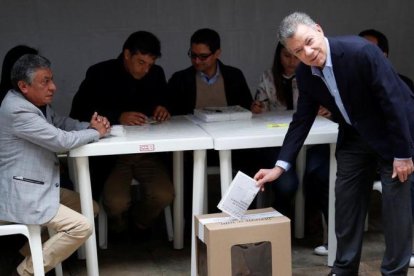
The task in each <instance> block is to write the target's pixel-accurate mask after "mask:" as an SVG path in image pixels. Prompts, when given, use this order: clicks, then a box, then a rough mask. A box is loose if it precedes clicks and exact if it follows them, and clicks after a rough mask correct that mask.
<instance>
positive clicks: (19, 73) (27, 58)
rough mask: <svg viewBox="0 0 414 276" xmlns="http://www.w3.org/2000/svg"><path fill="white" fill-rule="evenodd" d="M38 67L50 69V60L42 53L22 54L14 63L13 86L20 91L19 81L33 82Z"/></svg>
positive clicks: (12, 72)
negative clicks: (41, 54)
mask: <svg viewBox="0 0 414 276" xmlns="http://www.w3.org/2000/svg"><path fill="white" fill-rule="evenodd" d="M38 69H50V61H49V60H48V59H47V58H45V57H42V56H40V55H33V54H25V55H23V56H21V57H20V58H19V59H18V60H17V61H16V62H15V63H14V65H13V67H12V70H11V77H10V78H11V82H12V84H13V88H14V89H16V90H18V91H20V89H19V86H18V82H19V81H24V82H26V83H28V84H31V83H32V82H33V79H34V73H35V72H36V70H38Z"/></svg>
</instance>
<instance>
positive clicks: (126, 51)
mask: <svg viewBox="0 0 414 276" xmlns="http://www.w3.org/2000/svg"><path fill="white" fill-rule="evenodd" d="M122 54H123V56H124V59H125V60H130V59H131V51H130V50H128V49H125V50H124V52H123V53H122Z"/></svg>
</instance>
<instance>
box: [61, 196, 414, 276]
mask: <svg viewBox="0 0 414 276" xmlns="http://www.w3.org/2000/svg"><path fill="white" fill-rule="evenodd" d="M210 192H211V190H210ZM213 198H214V196H213ZM216 200H217V198H215V199H213V200H212V201H213V202H216ZM380 200H381V198H380V194H378V193H377V192H373V195H372V202H371V207H370V215H369V228H368V231H367V232H366V235H365V238H364V244H363V253H362V258H361V265H360V273H359V275H361V276H374V275H381V274H380V265H381V259H382V254H383V252H384V238H383V235H382V232H381V214H380V211H379V210H380ZM211 205H212V206H211ZM212 207H214V205H213V204H210V206H209V209H210V210H211V209H212ZM157 225H158V226H157V228H156V229H155V230H154V232H153V235H152V238H151V239H149V240H147V241H145V242H142V241H141V242H134V241H131V239H130V238H125V239H124V240H115V241H114V240H112V241H111V240H109V246H108V249H107V250H99V268H100V275H102V276H113V275H122V276H130V275H131V276H132V275H151V276H152V275H154V276H155V275H160V276H161V275H162V276H169V275H171V276H175V275H177V276H181V275H190V239H189V237H188V235H187V238H186V240H185V248H184V249H183V250H174V249H172V244H171V243H170V242H168V241H167V238H166V232H165V229H162V228H164V223H163V219H162V218H161V219H160V222H159V223H158V224H157ZM319 225H320V221H319V220H318V219H317V218H316V219H315V217H314V218H313V219H312V218H309V219H307V223H306V235H305V238H304V239H294V238H292V271H293V275H294V276H320V275H327V274H328V273H329V272H330V268H329V267H327V265H326V264H327V257H321V256H317V255H314V254H313V248H314V247H316V246H318V245H320V244H321V241H322V240H323V231H322V227H319ZM65 269H66V272H69V274H67V275H80V276H83V275H86V273H85V264H84V262H82V261H78V260H77V259H76V258H72V259H71V260H69V262H68V264H67V265H66V264H65ZM408 275H413V276H414V268H413V269H410V271H409V273H408Z"/></svg>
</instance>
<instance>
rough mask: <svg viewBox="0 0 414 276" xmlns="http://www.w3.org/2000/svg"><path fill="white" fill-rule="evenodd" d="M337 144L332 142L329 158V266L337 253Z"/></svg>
mask: <svg viewBox="0 0 414 276" xmlns="http://www.w3.org/2000/svg"><path fill="white" fill-rule="evenodd" d="M335 149H336V144H330V160H329V209H328V210H329V222H328V266H333V264H334V261H335V255H336V236H335V180H336V158H335Z"/></svg>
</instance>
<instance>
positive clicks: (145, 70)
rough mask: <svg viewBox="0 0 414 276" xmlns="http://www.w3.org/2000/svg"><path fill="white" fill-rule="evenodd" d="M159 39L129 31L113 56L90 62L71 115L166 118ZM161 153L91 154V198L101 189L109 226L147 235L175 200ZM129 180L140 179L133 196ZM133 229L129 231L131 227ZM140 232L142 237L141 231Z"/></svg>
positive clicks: (131, 121) (125, 120)
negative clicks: (118, 52)
mask: <svg viewBox="0 0 414 276" xmlns="http://www.w3.org/2000/svg"><path fill="white" fill-rule="evenodd" d="M160 56H161V43H160V41H159V40H158V38H157V37H156V36H155V35H154V34H152V33H150V32H147V31H137V32H134V33H132V34H130V35H129V37H128V38H127V39H126V41H125V42H124V45H123V47H122V53H121V54H120V55H119V56H118V58H116V59H111V60H107V61H103V62H100V63H98V64H95V65H92V66H91V67H90V68H89V69H88V70H87V72H86V76H85V79H84V80H83V81H82V83H81V85H80V87H79V90H78V92H77V93H76V95H75V97H74V98H73V102H72V110H71V112H70V115H71V117H73V118H75V119H78V120H83V119H84V118H88V117H90V114H93V112H95V111H97V112H99V114H103V115H105V116H106V117H107V118H108V120H109V121H110V122H111V124H112V125H116V124H120V125H127V126H140V125H145V124H147V123H149V122H150V121H152V120H155V121H157V122H159V123H162V122H164V121H166V120H168V119H169V118H170V113H169V112H168V110H167V109H166V108H165V100H166V87H167V83H166V80H165V74H164V70H163V69H162V67H161V66H158V65H156V64H155V62H156V60H157V58H159V57H160ZM163 158H164V156H163V154H162V153H161V154H160V153H148V154H126V155H118V156H99V157H95V158H90V171H91V176H92V177H91V179H92V185H93V186H92V187H93V190H92V191H93V193H94V196H95V198H98V197H99V196H100V193H101V192H102V202H103V205H104V207H105V209H106V212H107V214H108V219H109V220H110V223H109V224H108V226H109V230H110V231H112V232H113V233H117V234H119V235H121V236H122V235H123V234H124V233H125V232H127V231H128V230H133V231H134V236H141V237H140V239H145V238H146V237H145V236H148V235H149V234H150V233H151V229H150V227H151V226H152V224H153V223H154V221H155V220H156V218H157V217H158V215H159V214H160V213H161V212H162V211H163V210H164V208H165V207H166V206H168V205H169V204H171V202H172V201H173V199H174V187H173V184H172V182H171V179H170V176H169V173H168V170H167V168H166V166H165V164H164V160H163ZM133 180H136V181H138V182H139V184H140V185H139V190H138V192H140V193H139V195H140V197H139V200H136V199H137V198H138V197H137V196H136V192H137V191H135V193H134V190H135V189H131V183H132V181H133ZM130 228H132V229H130ZM142 234H144V235H142Z"/></svg>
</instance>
